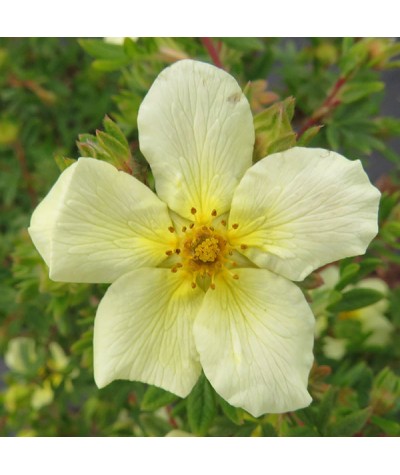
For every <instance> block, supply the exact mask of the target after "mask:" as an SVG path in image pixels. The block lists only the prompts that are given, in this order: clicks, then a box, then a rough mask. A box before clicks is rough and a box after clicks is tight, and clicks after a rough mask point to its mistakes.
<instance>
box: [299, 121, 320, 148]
mask: <svg viewBox="0 0 400 475" xmlns="http://www.w3.org/2000/svg"><path fill="white" fill-rule="evenodd" d="M322 127H323V126H322V125H314V126H313V127H310V128H309V129H307V130H306V131H305V132H304V133H303V135H302V136H301V137H300V138H299V140H298V141H297V145H298V146H299V147H305V146H306V145H308V144H309V143H310V142H311V141H312V139H313V138H314V137H315V136H316V135H317V134H318V132H319V131H320V130H321V128H322Z"/></svg>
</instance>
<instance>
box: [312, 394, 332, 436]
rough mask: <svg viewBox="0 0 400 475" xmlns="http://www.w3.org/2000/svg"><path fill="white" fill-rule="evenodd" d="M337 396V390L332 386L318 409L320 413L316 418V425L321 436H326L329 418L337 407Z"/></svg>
mask: <svg viewBox="0 0 400 475" xmlns="http://www.w3.org/2000/svg"><path fill="white" fill-rule="evenodd" d="M336 394H337V391H336V389H335V388H334V387H333V386H331V387H330V388H329V390H328V391H327V392H326V393H325V394H324V396H323V398H322V400H321V403H320V405H319V407H318V413H317V414H316V417H315V423H316V425H317V427H318V430H319V431H320V432H321V434H325V429H326V426H327V424H328V422H329V418H330V416H331V413H332V410H333V408H334V405H335V400H336Z"/></svg>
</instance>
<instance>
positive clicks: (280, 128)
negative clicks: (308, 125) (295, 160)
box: [253, 97, 296, 161]
mask: <svg viewBox="0 0 400 475" xmlns="http://www.w3.org/2000/svg"><path fill="white" fill-rule="evenodd" d="M294 105H295V100H294V98H293V97H288V98H287V99H285V100H284V101H282V102H277V103H275V104H274V105H272V106H271V107H268V108H267V109H265V110H263V111H262V112H260V113H259V114H257V115H256V116H255V117H254V127H255V131H256V142H255V147H254V154H253V155H254V157H253V158H254V160H255V161H257V160H260V159H261V158H263V157H265V156H267V155H269V154H271V153H275V152H279V151H283V150H287V149H288V148H291V147H293V146H295V145H296V134H295V132H294V131H293V128H292V124H291V121H292V119H293V115H294Z"/></svg>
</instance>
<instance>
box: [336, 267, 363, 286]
mask: <svg viewBox="0 0 400 475" xmlns="http://www.w3.org/2000/svg"><path fill="white" fill-rule="evenodd" d="M359 270H360V265H359V264H356V263H354V262H353V263H351V264H348V265H347V266H346V267H345V268H344V269H343V270H342V271H341V274H340V279H339V282H338V283H337V284H336V285H335V289H336V290H343V289H344V288H345V287H346V286H347V285H348V284H350V283H351V282H353V281H354V280H355V278H356V277H357V274H358V272H359Z"/></svg>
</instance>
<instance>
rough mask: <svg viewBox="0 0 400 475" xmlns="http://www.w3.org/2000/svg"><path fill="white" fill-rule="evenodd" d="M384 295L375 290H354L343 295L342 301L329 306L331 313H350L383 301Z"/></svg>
mask: <svg viewBox="0 0 400 475" xmlns="http://www.w3.org/2000/svg"><path fill="white" fill-rule="evenodd" d="M383 298H384V295H383V294H382V293H381V292H378V291H377V290H373V289H352V290H349V291H347V292H344V293H343V294H342V300H340V301H339V302H337V303H335V304H332V305H329V307H328V310H329V311H330V312H334V313H338V312H350V311H352V310H357V309H358V308H363V307H368V306H369V305H372V304H374V303H376V302H379V300H382V299H383Z"/></svg>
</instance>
